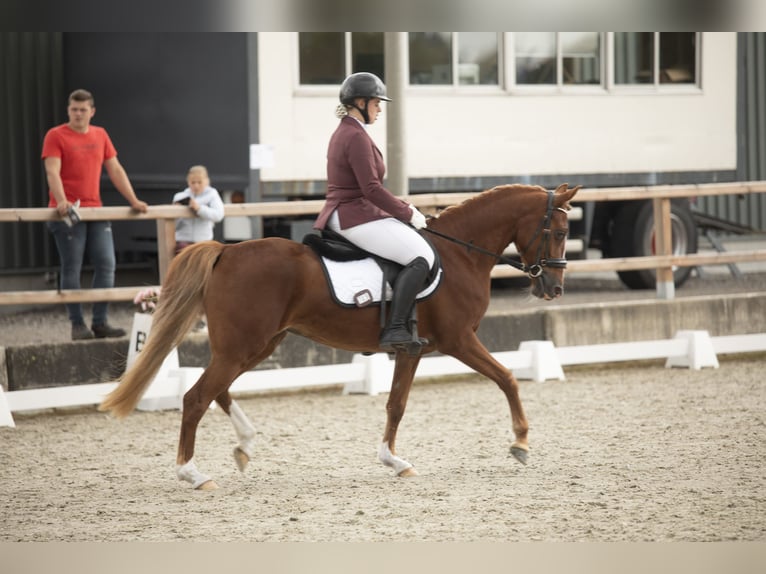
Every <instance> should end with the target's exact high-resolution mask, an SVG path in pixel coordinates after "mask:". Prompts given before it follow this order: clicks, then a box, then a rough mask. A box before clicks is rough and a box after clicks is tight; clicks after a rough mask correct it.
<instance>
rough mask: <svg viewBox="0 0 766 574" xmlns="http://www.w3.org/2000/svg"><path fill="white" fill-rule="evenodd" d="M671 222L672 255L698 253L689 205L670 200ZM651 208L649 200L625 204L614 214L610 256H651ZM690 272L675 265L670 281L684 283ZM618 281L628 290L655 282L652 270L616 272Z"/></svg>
mask: <svg viewBox="0 0 766 574" xmlns="http://www.w3.org/2000/svg"><path fill="white" fill-rule="evenodd" d="M670 222H671V228H672V237H673V255H686V254H689V253H696V252H697V226H696V225H695V223H694V218H693V217H692V214H691V211H690V209H689V204H688V203H687V202H685V201H679V202H672V203H671V208H670ZM654 254H655V249H654V211H653V207H652V202H650V201H635V202H629V203H626V204H625V205H624V206H623V207H622V208H621V209H620V210H619V211H618V213H617V215H616V216H615V217H614V221H613V226H612V236H611V241H610V248H609V256H610V257H642V256H648V255H654ZM691 272H692V268H691V267H674V268H673V283H674V284H675V286H676V287H680V286H681V285H683V284H684V283H685V282H686V280H687V279H688V278H689V275H690V274H691ZM617 275H618V276H619V277H620V280H621V281H622V282H623V283H624V284H625V285H626V286H627V287H629V288H630V289H654V288H655V287H656V285H657V280H656V276H657V274H656V271H655V270H654V269H638V270H634V271H618V272H617Z"/></svg>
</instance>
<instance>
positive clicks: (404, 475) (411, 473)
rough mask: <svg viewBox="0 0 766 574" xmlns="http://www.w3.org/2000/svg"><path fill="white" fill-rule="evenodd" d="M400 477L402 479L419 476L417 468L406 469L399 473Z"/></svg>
mask: <svg viewBox="0 0 766 574" xmlns="http://www.w3.org/2000/svg"><path fill="white" fill-rule="evenodd" d="M398 476H401V477H402V478H409V477H410V476H418V471H417V470H415V467H412V466H411V467H410V468H405V469H404V470H403V471H402V472H400V473H399V475H398Z"/></svg>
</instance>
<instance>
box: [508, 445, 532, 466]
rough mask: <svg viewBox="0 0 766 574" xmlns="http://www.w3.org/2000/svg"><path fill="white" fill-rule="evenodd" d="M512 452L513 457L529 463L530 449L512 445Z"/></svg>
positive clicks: (522, 462) (523, 462)
mask: <svg viewBox="0 0 766 574" xmlns="http://www.w3.org/2000/svg"><path fill="white" fill-rule="evenodd" d="M511 454H512V455H513V458H515V459H516V460H518V461H519V462H520V463H521V464H527V457H529V451H528V450H525V449H523V448H521V447H518V446H512V447H511Z"/></svg>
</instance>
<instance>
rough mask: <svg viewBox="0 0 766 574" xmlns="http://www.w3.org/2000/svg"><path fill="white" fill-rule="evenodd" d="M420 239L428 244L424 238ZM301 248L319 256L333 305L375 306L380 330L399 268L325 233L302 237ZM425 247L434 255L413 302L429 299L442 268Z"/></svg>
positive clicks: (413, 327)
mask: <svg viewBox="0 0 766 574" xmlns="http://www.w3.org/2000/svg"><path fill="white" fill-rule="evenodd" d="M424 239H426V241H428V239H427V238H424ZM303 244H304V245H307V246H308V247H310V248H311V249H312V250H313V251H314V252H315V253H316V254H317V255H318V256H319V260H320V262H321V263H322V269H323V271H324V274H325V278H326V279H327V283H328V286H329V288H330V293H331V294H332V296H333V299H334V300H335V302H336V303H338V304H339V305H341V306H343V307H367V306H369V305H372V304H379V305H380V326H381V329H382V328H383V327H384V326H385V322H386V300H387V299H390V297H391V292H392V288H391V286H393V285H394V283H395V281H396V276H397V275H398V274H399V272H400V271H401V270H402V269H403V266H402V265H399V264H398V263H396V262H394V261H390V260H388V259H384V258H382V257H379V256H378V255H375V254H373V253H370V252H368V251H365V250H364V249H361V248H360V247H358V246H356V245H354V244H353V243H351V242H349V241H348V240H347V239H346V238H345V237H343V236H342V235H339V234H338V233H336V232H334V231H332V230H329V229H323V230H321V232H313V233H309V234H307V235H305V236H304V237H303ZM428 244H429V246H431V249H432V250H433V252H434V257H435V259H434V265H433V266H432V268H431V270H430V272H429V274H428V277H427V278H426V284H425V287H424V289H423V290H422V291H421V292H420V293H419V294H418V296H417V297H416V301H417V302H419V301H422V300H424V299H427V298H428V297H430V296H431V295H433V293H435V292H436V290H437V289H438V287H439V284H440V280H441V274H442V268H441V261H440V259H439V254H438V252H437V251H436V250H435V249H434V248H433V245H432V244H431V243H430V241H428ZM416 307H417V306H416V305H414V306H413V309H412V317H411V319H410V325H411V330H412V332H413V337H417V327H416V325H417V316H416Z"/></svg>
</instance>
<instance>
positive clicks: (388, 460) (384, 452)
mask: <svg viewBox="0 0 766 574" xmlns="http://www.w3.org/2000/svg"><path fill="white" fill-rule="evenodd" d="M378 458H379V459H380V462H382V463H383V464H385V465H386V466H390V467H391V468H393V469H394V472H395V473H396V474H397V475H399V474H400V473H401V472H402V471H403V470H407V469H408V468H412V465H411V464H410V463H409V462H407V461H406V460H404V459H403V458H399V457H398V456H396V455H394V454H391V450H390V449H389V448H388V443H387V442H383V443H381V444H380V447H378Z"/></svg>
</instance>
